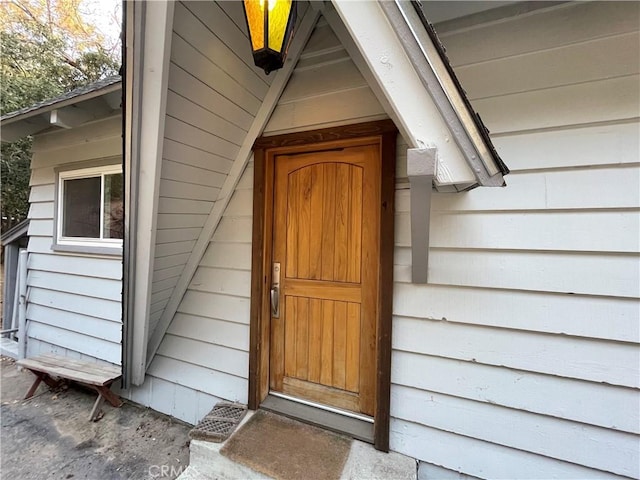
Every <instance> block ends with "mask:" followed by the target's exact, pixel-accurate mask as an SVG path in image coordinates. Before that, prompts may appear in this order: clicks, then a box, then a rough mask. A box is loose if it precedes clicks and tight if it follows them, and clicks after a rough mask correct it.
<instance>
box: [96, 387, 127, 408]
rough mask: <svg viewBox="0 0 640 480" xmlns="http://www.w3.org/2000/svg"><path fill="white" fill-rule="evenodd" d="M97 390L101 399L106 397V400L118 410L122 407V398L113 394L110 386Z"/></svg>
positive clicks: (97, 388)
mask: <svg viewBox="0 0 640 480" xmlns="http://www.w3.org/2000/svg"><path fill="white" fill-rule="evenodd" d="M95 388H96V390H97V391H98V394H99V395H100V396H101V397H104V399H105V400H106V401H107V402H109V403H110V404H111V405H113V406H114V407H116V408H119V407H121V406H122V400H120V397H118V396H117V395H116V394H115V393H113V392H112V391H111V390H110V389H109V388H110V385H105V386H104V387H95Z"/></svg>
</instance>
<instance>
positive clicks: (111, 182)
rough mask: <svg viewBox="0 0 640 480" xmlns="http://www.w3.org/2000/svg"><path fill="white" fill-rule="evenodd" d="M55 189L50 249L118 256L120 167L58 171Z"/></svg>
mask: <svg viewBox="0 0 640 480" xmlns="http://www.w3.org/2000/svg"><path fill="white" fill-rule="evenodd" d="M56 187H57V188H56V190H57V195H56V242H55V247H54V248H56V247H57V248H58V249H60V250H78V251H87V252H91V251H94V252H95V253H120V252H121V251H122V238H123V233H124V232H123V231H124V223H123V200H124V192H123V176H122V166H121V165H119V164H118V165H105V166H99V167H91V168H82V169H76V170H64V171H59V172H58V178H57V185H56Z"/></svg>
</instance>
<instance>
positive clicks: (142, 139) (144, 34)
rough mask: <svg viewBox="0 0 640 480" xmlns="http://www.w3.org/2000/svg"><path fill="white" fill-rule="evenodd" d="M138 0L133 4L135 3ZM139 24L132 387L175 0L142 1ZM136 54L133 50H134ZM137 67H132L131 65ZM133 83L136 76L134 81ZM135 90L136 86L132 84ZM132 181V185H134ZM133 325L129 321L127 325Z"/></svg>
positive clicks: (144, 323) (147, 284) (145, 326)
mask: <svg viewBox="0 0 640 480" xmlns="http://www.w3.org/2000/svg"><path fill="white" fill-rule="evenodd" d="M137 3H138V2H134V4H137ZM140 3H143V4H144V8H142V9H141V10H142V12H144V13H143V14H142V16H143V19H142V21H143V24H142V25H141V28H140V30H138V31H135V33H134V35H136V34H137V35H139V36H140V37H141V40H140V41H139V42H138V43H137V45H136V43H135V38H134V49H140V50H139V57H140V65H141V68H140V69H138V70H134V75H136V74H138V75H139V76H141V78H138V82H139V83H138V89H137V92H135V90H134V95H135V94H136V93H137V95H138V96H139V103H138V102H136V99H135V96H134V98H133V102H134V103H133V104H132V105H131V107H130V108H133V109H136V108H137V109H138V112H137V113H138V116H137V119H136V121H137V125H133V124H132V125H131V128H132V131H134V132H135V131H137V134H136V135H132V136H131V137H130V138H131V141H132V142H135V143H136V144H135V145H132V148H131V155H132V157H131V163H132V165H131V175H132V179H131V181H132V185H131V189H132V192H135V196H134V195H132V196H131V203H130V204H131V208H132V209H135V223H133V224H130V225H129V236H130V237H131V238H134V239H135V240H134V242H135V243H134V245H133V246H132V251H131V252H130V253H131V254H132V256H130V257H128V258H129V263H133V264H134V265H133V276H131V275H130V276H129V280H128V282H127V283H126V284H125V288H130V289H131V288H132V289H133V292H135V293H133V294H132V292H131V291H130V292H129V295H128V298H129V299H131V300H130V302H131V303H130V305H129V306H130V307H131V308H130V310H129V311H128V314H127V315H128V318H127V321H128V322H129V324H130V325H129V328H130V329H131V330H132V332H131V338H130V341H131V348H130V349H129V355H130V358H129V359H128V360H129V362H130V375H131V377H130V380H131V382H132V383H133V384H134V385H142V383H143V382H144V378H145V372H146V367H147V364H146V359H147V348H148V336H149V309H150V304H151V282H152V275H153V264H154V252H155V249H154V248H153V246H154V245H155V241H156V228H157V212H158V189H159V185H160V169H161V165H162V144H163V139H164V124H165V113H166V105H167V87H168V82H169V61H170V54H171V37H172V32H173V12H174V7H175V3H174V2H140ZM134 55H135V53H134ZM132 67H133V68H135V65H132ZM134 83H135V80H134ZM134 89H135V86H134ZM133 182H135V185H133ZM131 323H132V325H131Z"/></svg>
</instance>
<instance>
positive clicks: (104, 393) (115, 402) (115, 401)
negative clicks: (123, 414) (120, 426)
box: [89, 384, 122, 422]
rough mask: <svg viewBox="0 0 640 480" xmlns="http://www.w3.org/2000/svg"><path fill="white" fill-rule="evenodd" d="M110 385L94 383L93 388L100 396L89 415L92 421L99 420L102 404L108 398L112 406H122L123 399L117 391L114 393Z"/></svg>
mask: <svg viewBox="0 0 640 480" xmlns="http://www.w3.org/2000/svg"><path fill="white" fill-rule="evenodd" d="M110 386H111V385H110V384H109V385H105V386H95V385H92V387H93V389H94V390H95V391H96V392H97V393H98V398H97V399H96V402H95V403H94V404H93V408H92V409H91V415H89V420H90V421H92V422H97V421H98V418H97V417H98V413H99V411H100V406H101V405H102V403H103V402H104V401H105V400H106V401H107V402H109V403H110V404H111V405H112V406H114V407H116V408H119V407H121V406H122V400H120V397H118V396H117V395H116V394H115V393H113V392H112V391H111V390H110V389H109V388H110Z"/></svg>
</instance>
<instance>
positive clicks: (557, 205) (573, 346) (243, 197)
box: [132, 2, 640, 478]
mask: <svg viewBox="0 0 640 480" xmlns="http://www.w3.org/2000/svg"><path fill="white" fill-rule="evenodd" d="M605 5H606V4H602V3H596V2H589V3H580V4H571V5H563V6H559V7H553V8H549V9H544V10H539V11H536V12H534V13H531V14H528V15H526V16H523V17H514V18H511V19H509V20H504V21H500V22H497V23H493V24H491V25H487V26H478V27H469V28H466V29H464V30H461V31H459V32H449V33H447V34H445V35H443V40H444V43H445V46H446V47H447V52H448V54H449V55H450V58H452V59H453V61H454V64H455V66H456V68H457V66H461V67H464V68H462V69H461V77H462V78H463V83H464V86H465V88H467V89H468V91H469V92H472V96H473V98H474V99H475V100H476V106H477V108H478V109H479V111H480V114H481V115H482V116H483V118H484V119H485V121H486V122H487V124H488V126H489V128H490V129H491V130H492V131H494V132H498V134H497V135H496V136H495V143H496V145H497V147H498V148H499V150H500V152H501V154H502V155H503V158H504V159H505V161H506V163H507V164H508V165H509V166H510V167H511V168H512V170H513V172H512V174H511V175H509V176H507V178H506V179H507V183H508V187H507V188H504V189H488V188H486V189H485V188H478V189H475V190H473V191H471V192H466V193H460V194H446V193H437V194H435V195H434V199H433V205H432V210H433V212H432V223H431V236H432V249H431V252H430V272H429V273H430V283H429V284H428V285H414V284H411V283H410V281H409V279H410V277H409V269H410V265H411V258H410V235H409V228H410V225H409V222H408V217H409V213H410V208H411V205H410V202H409V195H408V190H406V188H407V186H406V183H405V181H406V143H405V142H404V141H403V139H398V149H399V151H398V168H397V173H396V176H397V181H398V185H399V189H398V191H397V196H396V200H397V202H396V203H397V217H396V220H397V222H396V232H395V238H396V250H395V264H396V282H395V284H394V336H393V360H392V398H391V414H392V421H391V446H392V449H394V450H396V451H400V452H402V453H406V454H408V455H412V456H414V457H415V458H417V459H420V460H422V461H424V462H429V463H430V464H433V465H438V466H439V467H438V468H441V469H446V471H450V472H461V474H465V475H469V476H473V477H478V478H527V477H528V478H533V477H535V478H606V477H616V476H623V477H632V478H637V477H638V476H639V475H640V473H639V472H638V463H639V461H638V460H639V458H638V455H639V453H638V452H639V451H640V448H638V447H639V446H640V443H639V437H638V425H639V422H640V419H639V418H638V408H637V407H638V404H639V402H640V397H639V395H638V376H639V373H638V365H639V364H640V356H639V355H640V354H639V353H638V352H639V350H638V344H639V343H640V327H639V325H638V318H639V316H640V304H639V302H638V299H637V296H638V290H639V289H640V285H638V282H639V278H638V277H639V272H638V250H639V248H638V235H637V231H638V211H639V207H640V206H639V205H638V194H637V192H638V186H639V183H638V178H639V176H638V163H639V153H640V152H639V142H638V140H639V138H638V126H639V125H638V120H637V117H638V114H637V112H636V110H635V109H636V108H637V100H636V96H637V78H635V77H634V75H637V73H638V70H637V68H636V63H634V61H633V59H634V58H637V57H638V52H637V47H636V46H635V45H633V44H631V45H630V44H629V43H628V42H626V41H625V40H629V39H633V38H636V37H635V35H636V33H634V32H637V30H638V25H637V20H636V19H637V5H635V4H631V3H627V4H622V3H615V4H610V8H609V6H608V5H607V6H605ZM220 7H221V8H222V10H224V12H225V14H228V15H227V17H224V21H227V18H229V19H231V20H232V21H233V23H234V24H236V25H242V22H243V20H242V17H241V16H239V15H238V11H236V9H235V7H233V6H232V4H230V3H221V4H220ZM199 8H201V9H202V8H205V7H202V6H201V7H199ZM612 46H613V47H616V46H617V48H618V49H630V50H626V51H616V52H614V53H613V54H612V55H611V57H609V58H607V59H606V60H605V59H603V62H602V64H598V62H595V61H591V60H592V59H597V58H598V55H601V54H602V52H606V51H607V50H608V49H610V48H613V47H612ZM180 48H183V47H180ZM185 48H186V47H185ZM634 48H635V49H636V50H634ZM185 51H186V50H185ZM589 52H591V53H589ZM583 55H589V56H590V60H585V58H583V57H582V56H583ZM572 56H576V57H578V56H580V58H575V59H571V57H572ZM569 59H571V60H570V61H569ZM625 59H626V60H625ZM547 61H548V65H551V66H554V65H555V66H556V68H554V69H553V71H552V72H549V73H547V72H546V70H545V69H544V68H543V67H542V66H544V65H545V64H547ZM621 62H622V63H624V64H621ZM485 64H486V65H485ZM529 64H531V65H534V66H536V67H535V68H530V69H528V70H526V72H527V74H523V73H522V69H523V68H525V66H526V65H529ZM596 64H597V65H596ZM603 65H604V66H603ZM490 67H492V68H490ZM563 68H564V69H565V70H566V71H565V70H563ZM572 69H575V71H570V70H572ZM176 71H178V70H176ZM179 71H180V72H184V69H183V68H182V67H180V70H179ZM203 71H204V70H203ZM207 71H208V72H209V74H211V73H213V70H212V69H211V68H209V70H207ZM310 72H312V73H310ZM180 75H183V76H185V75H184V74H183V73H181V74H180ZM498 77H499V78H498ZM190 78H192V77H190ZM185 79H186V77H185ZM336 79H341V80H340V81H337V80H336ZM512 80H513V81H512ZM210 81H211V80H210V79H209V78H208V79H207V80H206V82H210ZM476 82H477V83H476ZM634 82H636V83H635V84H634ZM193 86H194V87H195V86H196V84H195V83H194V84H193ZM199 88H202V87H199ZM634 88H635V90H634ZM368 91H369V90H368V87H367V86H366V85H365V84H364V83H362V81H361V79H360V78H359V77H358V75H357V72H355V71H354V69H353V67H352V64H351V63H350V60H348V59H347V56H346V53H345V52H344V50H343V49H342V48H341V46H340V44H339V43H338V42H337V40H336V39H335V37H333V34H332V33H331V32H330V29H328V27H327V26H326V24H324V23H323V22H322V21H321V23H320V24H319V27H318V28H317V29H316V33H314V35H313V36H312V38H311V40H310V42H309V44H308V46H307V49H306V50H305V54H303V56H302V59H301V60H300V62H299V64H298V69H297V71H296V73H294V76H293V77H292V79H291V81H290V84H289V86H288V87H287V90H286V91H285V92H284V94H283V98H282V100H281V103H280V104H279V105H278V107H277V109H276V111H275V112H274V115H273V117H272V119H271V121H270V123H269V125H268V127H267V129H266V133H268V134H276V133H283V132H289V131H301V130H308V129H313V128H320V127H324V126H330V125H337V124H346V123H354V122H359V121H365V120H369V119H373V118H380V117H379V115H380V114H381V112H382V110H381V109H379V104H378V102H377V101H374V102H373V103H372V102H370V101H368V100H367V101H364V99H365V97H366V95H369V93H368ZM216 94H217V93H216ZM218 95H219V94H218ZM374 100H375V99H374ZM203 101H205V100H203ZM206 101H207V102H212V101H214V100H211V99H207V100H206ZM634 102H635V103H634ZM533 103H535V105H533ZM200 105H202V106H204V104H202V103H201V104H200ZM234 105H235V106H236V107H237V105H238V103H235V104H234ZM205 108H207V107H205ZM225 111H226V106H225ZM228 111H229V117H227V120H229V121H230V122H231V123H233V124H234V125H236V126H240V127H242V125H243V123H242V122H243V115H242V114H240V112H239V111H238V109H237V108H235V107H230V108H229V109H228ZM243 111H244V110H243ZM634 116H635V117H636V118H633V117H634ZM232 118H233V120H232ZM194 121H195V120H194ZM187 123H188V122H187ZM244 128H246V127H244ZM251 178H252V171H251V168H250V167H249V168H248V169H247V171H246V172H245V174H244V176H243V178H242V180H241V181H240V183H239V185H238V189H237V190H236V192H235V193H234V197H233V199H232V201H231V203H230V204H229V206H228V208H227V210H226V212H225V215H224V218H223V220H222V222H221V223H220V225H219V227H218V229H217V230H216V232H215V233H214V235H213V238H212V242H211V243H210V245H209V248H208V249H207V251H206V253H205V255H204V257H203V259H202V261H201V263H200V266H199V268H198V270H197V271H196V274H195V275H194V277H193V279H192V282H191V284H190V286H189V290H188V291H187V293H186V295H185V296H184V298H183V300H182V303H181V305H180V307H179V309H178V313H177V314H176V316H175V318H174V320H173V322H172V323H171V325H170V327H169V329H168V333H167V335H166V336H165V339H164V340H163V343H162V345H161V347H160V351H159V354H158V355H157V356H156V358H155V360H154V362H153V363H152V365H151V368H150V375H149V376H148V381H147V383H145V386H143V388H142V389H140V390H137V391H135V392H134V393H132V395H134V396H135V395H140V398H143V399H145V401H143V402H142V403H145V404H147V405H149V404H151V403H153V402H155V403H156V404H157V405H159V408H162V409H164V410H163V411H167V412H169V411H176V405H178V404H179V403H180V401H179V398H182V399H188V400H189V401H191V402H192V404H193V406H192V408H191V409H189V411H188V412H186V411H183V412H181V415H182V416H180V418H183V419H186V420H187V421H193V419H194V418H195V419H196V420H197V419H199V418H197V414H196V408H200V407H197V405H199V401H196V400H194V399H196V398H200V397H199V396H202V395H209V396H207V397H204V398H206V399H207V400H206V401H211V400H213V399H218V398H225V399H235V400H239V401H246V387H247V383H246V378H247V375H248V372H247V371H246V358H247V357H246V354H247V352H248V347H249V329H248V323H249V305H250V298H249V295H250V287H249V279H250V273H249V272H250V268H251V197H252V195H251V188H252V186H251ZM191 200H195V199H191ZM193 206H194V208H199V207H200V204H193ZM167 213H174V212H167ZM175 213H183V212H178V211H176V212H175ZM189 213H190V214H194V215H197V214H199V213H200V212H197V213H196V212H194V211H192V212H189ZM194 231H195V227H192V228H191V229H187V230H185V232H184V233H183V234H180V235H178V234H171V236H163V238H165V239H166V240H167V242H166V243H170V242H174V241H175V242H188V241H192V238H193V237H192V236H191V235H192V233H193V232H194ZM158 238H161V237H160V234H159V236H158ZM178 271H179V265H178V266H169V267H167V269H166V271H164V270H157V271H156V272H155V273H154V281H155V282H156V283H157V286H158V289H159V291H163V289H166V288H171V287H170V285H171V282H172V279H173V278H174V277H175V276H176V275H179V273H176V272H178ZM232 359H233V360H232ZM156 385H157V389H156ZM154 390H156V392H154ZM161 393H162V394H163V395H165V394H166V395H167V396H166V397H164V400H162V399H160V398H159V396H160V394H161ZM206 401H205V402H204V403H206ZM154 408H155V407H154ZM441 471H445V470H441Z"/></svg>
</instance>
